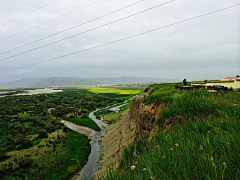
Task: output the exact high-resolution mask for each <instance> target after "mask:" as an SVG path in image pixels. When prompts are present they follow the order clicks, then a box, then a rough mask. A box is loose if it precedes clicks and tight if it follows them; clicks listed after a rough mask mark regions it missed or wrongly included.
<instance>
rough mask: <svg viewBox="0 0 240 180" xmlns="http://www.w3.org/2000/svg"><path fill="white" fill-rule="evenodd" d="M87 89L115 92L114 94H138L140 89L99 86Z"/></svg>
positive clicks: (98, 91) (95, 91)
mask: <svg viewBox="0 0 240 180" xmlns="http://www.w3.org/2000/svg"><path fill="white" fill-rule="evenodd" d="M89 91H91V92H93V93H96V94H98V93H115V94H139V93H140V92H141V91H140V90H125V89H116V88H100V87H90V88H89Z"/></svg>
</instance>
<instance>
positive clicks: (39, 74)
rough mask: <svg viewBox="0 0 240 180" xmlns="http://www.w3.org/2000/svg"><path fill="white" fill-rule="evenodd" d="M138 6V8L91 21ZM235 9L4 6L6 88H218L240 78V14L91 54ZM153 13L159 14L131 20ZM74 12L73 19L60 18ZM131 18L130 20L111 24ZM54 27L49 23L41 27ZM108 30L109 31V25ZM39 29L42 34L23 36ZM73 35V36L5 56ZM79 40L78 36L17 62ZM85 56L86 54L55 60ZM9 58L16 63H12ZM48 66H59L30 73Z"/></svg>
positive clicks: (1, 40)
mask: <svg viewBox="0 0 240 180" xmlns="http://www.w3.org/2000/svg"><path fill="white" fill-rule="evenodd" d="M137 2H139V3H137ZM166 2H168V3H167V4H164V5H162V6H158V5H160V4H163V3H166ZM134 3H137V4H135V5H132V6H130V7H128V8H125V9H123V10H121V11H118V12H116V13H112V14H110V15H108V16H105V17H102V18H99V19H97V20H94V21H91V20H93V19H96V18H98V17H100V16H103V15H105V14H108V13H111V12H113V11H116V10H118V9H121V8H123V7H126V6H129V5H131V4H134ZM46 4H47V5H46ZM236 4H240V1H239V0H228V1H226V0H225V1H224V0H211V1H209V0H201V1H192V0H175V1H168V0H143V1H141V2H140V0H121V1H119V0H111V1H107V0H98V1H97V0H91V1H83V0H57V1H54V2H53V1H49V0H48V1H47V0H41V1H38V0H31V1H30V0H22V1H9V0H2V1H1V2H0V82H6V81H13V80H19V79H22V78H47V77H79V78H94V77H122V76H128V77H153V78H169V79H170V78H172V79H183V78H187V79H188V80H205V79H208V80H213V79H214V80H215V79H223V78H225V77H227V76H236V75H237V74H240V6H237V7H235V8H231V9H227V10H224V11H221V12H217V13H214V14H210V15H207V16H204V17H201V18H197V19H194V20H191V21H187V22H183V23H180V24H176V25H173V26H168V27H165V28H162V29H159V30H157V31H154V32H151V33H147V34H143V35H140V36H136V37H134V38H130V39H126V40H124V41H120V42H116V43H112V44H108V45H106V46H101V47H98V48H95V49H91V50H88V51H85V50H86V49H89V48H93V47H96V46H100V45H102V44H106V43H109V42H113V41H116V40H119V39H123V38H126V37H129V36H134V35H136V34H140V33H143V32H146V31H150V30H153V29H156V28H161V27H164V26H167V25H170V24H173V23H177V22H179V21H182V20H185V19H189V18H193V17H196V16H199V15H202V14H205V13H208V12H212V11H215V10H219V9H222V8H226V7H229V6H233V5H236ZM44 5H46V6H44ZM42 6H44V7H42ZM155 6H158V7H156V8H154V9H151V10H148V11H145V12H143V13H140V14H137V15H135V16H131V15H132V14H135V13H138V12H141V11H144V10H147V9H149V8H152V7H155ZM40 7H42V8H40ZM38 8H40V9H38ZM36 9H38V10H36ZM34 10H36V11H34ZM31 11H33V12H32V13H29V12H31ZM72 11H75V12H74V13H71V14H69V15H65V16H64V17H60V16H63V15H64V14H67V13H69V12H72ZM27 13H29V14H27ZM26 14H27V15H26ZM23 15H24V16H23ZM21 16H22V17H21ZM127 16H131V17H129V18H125V19H123V20H121V21H118V22H116V23H111V22H113V21H116V20H118V19H121V18H124V17H127ZM18 17H19V18H18ZM58 17H60V18H58ZM16 18H17V19H16ZM56 18H58V19H56ZM14 19H15V20H14ZM53 19H56V20H53ZM12 20H13V21H12ZM52 20H53V21H52ZM10 21H11V22H10ZM48 21H51V22H49V23H46V24H44V25H41V24H43V23H45V22H48ZM88 21H90V22H88ZM85 22H88V23H85ZM83 23H85V24H83ZM108 23H111V24H109V25H105V24H108ZM80 24H83V25H80ZM38 25H41V26H39V27H37V28H34V29H32V30H29V31H27V32H25V33H21V32H23V31H26V30H28V29H30V28H33V27H35V26H38ZM77 25H79V26H78V27H76V28H72V27H74V26H77ZM103 25H105V26H103ZM99 26H103V27H101V28H98V27H99ZM68 28H72V29H71V30H67V31H65V32H62V33H59V34H57V35H54V36H51V37H48V38H46V39H43V40H41V41H38V42H35V43H32V44H29V45H26V46H24V47H22V48H18V49H16V50H13V51H10V52H7V53H5V52H6V51H9V50H12V49H14V48H17V47H19V46H22V45H25V44H28V43H31V42H33V41H36V40H39V39H41V38H45V37H47V36H50V35H53V34H55V33H58V32H60V31H64V30H66V29H68ZM94 28H95V29H94ZM92 29H94V30H92ZM86 31H89V32H86ZM83 32H84V33H83ZM18 33H21V34H19V35H16V34H18ZM80 33H82V34H80ZM76 34H80V35H77V36H74V37H73V38H69V39H66V40H63V41H60V42H58V43H54V44H52V45H49V46H46V47H43V48H39V49H37V50H34V51H31V52H28V53H24V54H22V55H17V54H19V53H23V52H25V51H29V50H31V49H34V48H37V47H40V46H43V45H46V44H49V43H52V42H55V41H59V40H61V39H64V38H67V37H69V36H73V35H76ZM14 35H16V36H14ZM11 36H13V37H11ZM9 37H11V38H9ZM7 38H8V39H7ZM79 51H83V52H81V53H76V54H73V55H70V56H65V57H61V58H58V59H54V58H56V57H60V56H64V55H67V54H72V53H74V52H79ZM2 53H3V54H2ZM15 55H17V56H15ZM11 56H15V57H12V58H9V59H6V58H8V57H11ZM49 59H54V60H51V61H47V62H44V63H40V64H37V65H32V64H36V63H39V62H42V61H46V60H49ZM24 66H28V67H25V68H23V67H24ZM17 68H19V69H17ZM13 69H17V70H13ZM11 70H13V71H11ZM7 71H9V72H7Z"/></svg>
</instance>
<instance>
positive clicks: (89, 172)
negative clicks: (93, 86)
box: [61, 97, 133, 180]
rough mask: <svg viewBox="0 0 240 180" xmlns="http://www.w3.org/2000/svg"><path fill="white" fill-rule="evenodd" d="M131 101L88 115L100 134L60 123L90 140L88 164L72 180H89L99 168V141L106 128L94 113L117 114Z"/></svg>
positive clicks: (69, 123) (67, 123) (88, 129)
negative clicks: (109, 112)
mask: <svg viewBox="0 0 240 180" xmlns="http://www.w3.org/2000/svg"><path fill="white" fill-rule="evenodd" d="M132 99H133V97H132V98H130V99H128V100H126V101H124V102H123V103H118V104H114V105H111V106H107V107H105V108H101V109H96V110H95V111H92V112H91V113H90V114H89V118H91V119H92V120H93V121H94V122H95V123H96V124H97V125H98V126H99V127H100V129H101V131H100V132H97V131H94V130H93V129H91V128H87V127H83V126H78V125H76V124H74V123H71V122H68V121H64V120H62V121H61V122H62V123H63V124H64V125H65V126H67V127H68V128H70V129H72V130H74V131H77V132H78V133H80V134H84V135H87V136H88V137H89V138H90V139H91V141H90V145H91V153H90V155H89V157H88V162H87V164H86V165H85V166H84V167H83V169H82V170H81V172H80V175H79V174H78V175H75V176H74V177H73V178H72V180H90V179H92V178H93V177H94V175H95V173H96V172H97V170H98V169H99V168H100V164H99V163H98V161H99V158H100V155H101V149H100V145H99V141H100V140H101V135H102V134H103V133H105V128H106V127H107V124H106V123H104V122H103V121H102V119H101V120H99V119H97V118H96V116H95V115H94V113H96V112H98V111H101V110H103V109H109V110H110V111H115V112H118V111H119V110H120V108H121V107H122V106H124V105H126V104H127V103H128V101H130V100H132Z"/></svg>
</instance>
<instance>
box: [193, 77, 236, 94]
mask: <svg viewBox="0 0 240 180" xmlns="http://www.w3.org/2000/svg"><path fill="white" fill-rule="evenodd" d="M191 84H192V85H193V86H194V85H201V86H205V87H207V86H224V87H228V88H232V89H233V90H234V91H240V75H237V76H236V77H226V78H224V79H221V80H219V81H207V82H198V83H191Z"/></svg>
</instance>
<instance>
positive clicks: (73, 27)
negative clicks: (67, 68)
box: [0, 0, 145, 55]
mask: <svg viewBox="0 0 240 180" xmlns="http://www.w3.org/2000/svg"><path fill="white" fill-rule="evenodd" d="M143 1H145V0H141V1H138V2H135V3H133V4H130V5H128V6H125V7H123V8H120V9H118V10H115V11H112V12H110V13H107V14H105V15H102V16H99V17H97V18H94V19H91V20H89V21H86V22H84V23H81V24H78V25H76V26H73V27H71V28H68V29H65V30H62V31H59V32H57V33H54V34H51V35H49V36H46V37H44V38H41V39H37V40H35V41H32V42H30V43H27V44H24V45H22V46H19V47H16V48H14V49H11V50H8V51H5V52H2V53H0V55H2V54H5V53H8V52H11V51H13V50H16V49H19V48H22V47H25V46H27V45H30V44H33V43H36V42H39V41H42V40H44V39H47V38H49V37H52V36H55V35H57V34H61V33H63V32H66V31H69V30H71V29H74V28H76V27H80V26H82V25H85V24H88V23H90V22H93V21H96V20H98V19H101V18H103V17H106V16H109V15H111V14H114V13H116V12H119V11H121V10H124V9H126V8H129V7H131V6H134V5H136V4H138V3H140V2H143Z"/></svg>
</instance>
